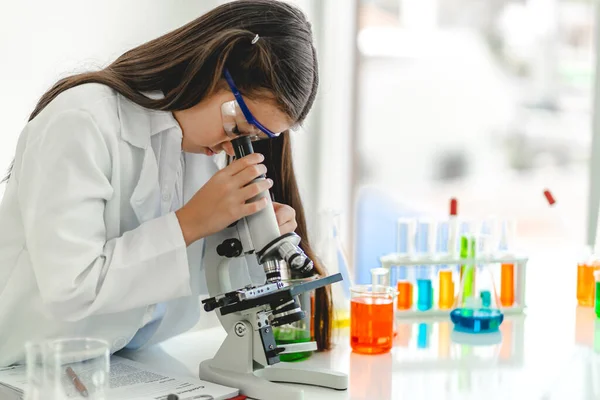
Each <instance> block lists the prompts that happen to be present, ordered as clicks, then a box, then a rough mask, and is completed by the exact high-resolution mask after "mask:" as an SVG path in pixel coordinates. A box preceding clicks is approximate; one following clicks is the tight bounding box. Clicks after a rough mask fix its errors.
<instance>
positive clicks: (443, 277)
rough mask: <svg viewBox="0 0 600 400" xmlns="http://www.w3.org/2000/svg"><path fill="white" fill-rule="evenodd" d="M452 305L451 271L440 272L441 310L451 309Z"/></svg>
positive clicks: (452, 282) (452, 284) (452, 283)
mask: <svg viewBox="0 0 600 400" xmlns="http://www.w3.org/2000/svg"><path fill="white" fill-rule="evenodd" d="M453 305H454V281H453V280H452V271H440V301H439V306H440V308H441V309H448V308H452V306H453Z"/></svg>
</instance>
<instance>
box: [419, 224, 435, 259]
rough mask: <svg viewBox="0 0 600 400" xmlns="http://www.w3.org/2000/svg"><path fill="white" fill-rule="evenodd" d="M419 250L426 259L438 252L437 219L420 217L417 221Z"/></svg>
mask: <svg viewBox="0 0 600 400" xmlns="http://www.w3.org/2000/svg"><path fill="white" fill-rule="evenodd" d="M416 238H417V240H416V246H417V251H418V252H419V253H420V255H421V256H422V257H423V258H425V259H430V258H433V256H434V255H435V253H436V250H437V249H436V243H437V221H435V220H433V219H429V218H425V219H420V220H419V222H418V223H417V235H416Z"/></svg>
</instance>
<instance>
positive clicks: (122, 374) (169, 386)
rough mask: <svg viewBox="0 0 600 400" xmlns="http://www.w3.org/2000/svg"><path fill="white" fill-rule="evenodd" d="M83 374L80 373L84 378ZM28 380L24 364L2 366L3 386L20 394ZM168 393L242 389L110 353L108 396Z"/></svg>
mask: <svg viewBox="0 0 600 400" xmlns="http://www.w3.org/2000/svg"><path fill="white" fill-rule="evenodd" d="M84 375H85V374H81V376H80V379H81V380H82V382H85V380H84V378H85V376H84ZM26 384H27V377H26V373H25V367H11V368H5V369H0V387H1V389H2V390H9V389H7V385H10V386H13V387H15V388H17V389H19V391H15V395H18V394H21V393H22V391H23V390H25V386H26ZM19 392H21V393H19ZM0 393H2V392H0ZM169 394H176V395H178V396H179V399H180V400H192V399H193V400H209V399H214V400H225V399H229V398H231V397H235V396H237V395H238V394H239V390H238V389H234V388H230V387H226V386H221V385H217V384H214V383H211V382H205V381H202V380H200V379H195V378H179V377H174V376H171V375H168V374H164V373H162V372H158V371H156V370H154V369H151V368H148V367H147V366H145V365H144V364H141V363H138V362H135V361H131V360H128V359H126V358H122V357H117V356H113V357H111V362H110V390H109V391H108V398H109V399H111V400H166V398H167V396H168V395H169ZM16 398H18V397H16Z"/></svg>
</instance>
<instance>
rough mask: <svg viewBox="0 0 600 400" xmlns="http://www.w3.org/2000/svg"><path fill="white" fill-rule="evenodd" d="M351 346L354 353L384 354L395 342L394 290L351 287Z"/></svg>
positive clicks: (379, 287) (371, 286)
mask: <svg viewBox="0 0 600 400" xmlns="http://www.w3.org/2000/svg"><path fill="white" fill-rule="evenodd" d="M350 293H351V295H352V299H351V301H350V346H351V347H352V350H353V351H355V352H357V353H364V354H380V353H387V352H388V351H390V350H391V348H392V343H393V339H394V290H393V289H392V288H391V287H385V288H384V287H381V286H378V287H375V288H374V287H373V285H355V286H353V287H352V288H350Z"/></svg>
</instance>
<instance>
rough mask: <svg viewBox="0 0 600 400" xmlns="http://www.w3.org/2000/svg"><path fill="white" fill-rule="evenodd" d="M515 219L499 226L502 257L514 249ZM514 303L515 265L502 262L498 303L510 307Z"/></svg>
mask: <svg viewBox="0 0 600 400" xmlns="http://www.w3.org/2000/svg"><path fill="white" fill-rule="evenodd" d="M515 236H516V221H514V220H505V221H502V223H501V226H500V244H499V250H500V252H501V253H502V255H503V256H504V257H511V256H512V255H513V254H512V252H513V251H514V240H515ZM514 303H515V265H514V264H513V263H502V264H501V266H500V304H501V305H502V307H512V306H513V305H514Z"/></svg>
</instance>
